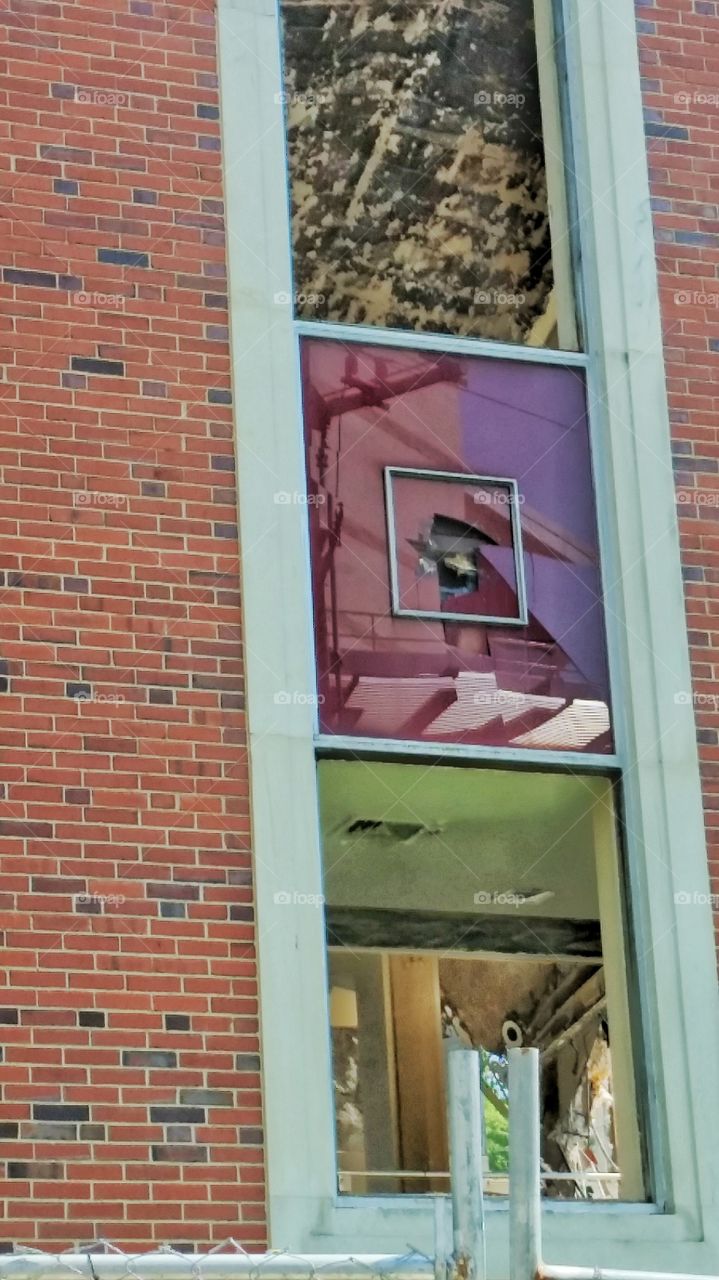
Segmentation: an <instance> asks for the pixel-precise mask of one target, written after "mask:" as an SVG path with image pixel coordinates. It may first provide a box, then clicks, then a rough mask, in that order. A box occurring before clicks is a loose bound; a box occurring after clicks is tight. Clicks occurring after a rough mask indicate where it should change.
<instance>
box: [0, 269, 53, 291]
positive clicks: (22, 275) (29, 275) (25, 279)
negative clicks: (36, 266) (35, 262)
mask: <svg viewBox="0 0 719 1280" xmlns="http://www.w3.org/2000/svg"><path fill="white" fill-rule="evenodd" d="M2 278H3V284H32V285H36V286H37V287H38V288H44V289H57V275H56V274H55V273H54V272H53V271H25V270H23V269H22V268H21V267H3V272H2Z"/></svg>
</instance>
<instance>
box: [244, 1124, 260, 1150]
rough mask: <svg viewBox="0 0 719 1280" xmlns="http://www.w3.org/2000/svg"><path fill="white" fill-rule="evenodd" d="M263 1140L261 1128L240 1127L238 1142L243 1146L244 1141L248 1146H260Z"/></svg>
mask: <svg viewBox="0 0 719 1280" xmlns="http://www.w3.org/2000/svg"><path fill="white" fill-rule="evenodd" d="M263 1141H264V1137H263V1133H262V1130H261V1129H254V1128H247V1129H245V1128H241V1129H240V1142H241V1143H242V1144H243V1146H244V1145H245V1143H246V1144H247V1146H248V1147H261V1146H262V1143H263Z"/></svg>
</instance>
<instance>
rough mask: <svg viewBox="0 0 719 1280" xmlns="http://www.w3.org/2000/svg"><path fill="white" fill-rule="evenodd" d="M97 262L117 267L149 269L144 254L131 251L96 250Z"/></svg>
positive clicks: (147, 260)
mask: <svg viewBox="0 0 719 1280" xmlns="http://www.w3.org/2000/svg"><path fill="white" fill-rule="evenodd" d="M97 260H98V262H107V263H112V264H114V265H115V266H118V267H149V265H150V258H149V256H148V254H146V253H134V252H133V251H132V250H131V249H98V251H97Z"/></svg>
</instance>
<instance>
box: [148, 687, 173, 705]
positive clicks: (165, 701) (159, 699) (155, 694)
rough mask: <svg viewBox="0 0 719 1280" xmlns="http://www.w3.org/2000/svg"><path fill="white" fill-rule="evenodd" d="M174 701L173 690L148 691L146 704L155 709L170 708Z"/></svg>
mask: <svg viewBox="0 0 719 1280" xmlns="http://www.w3.org/2000/svg"><path fill="white" fill-rule="evenodd" d="M174 701H175V691H174V689H164V688H162V689H150V691H149V694H148V702H149V703H150V704H151V705H152V706H155V707H171V706H172V704H173V702H174Z"/></svg>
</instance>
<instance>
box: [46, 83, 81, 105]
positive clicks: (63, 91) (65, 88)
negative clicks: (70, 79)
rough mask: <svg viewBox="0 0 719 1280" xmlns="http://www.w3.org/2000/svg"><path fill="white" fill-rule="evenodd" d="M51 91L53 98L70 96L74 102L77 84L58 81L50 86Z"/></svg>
mask: <svg viewBox="0 0 719 1280" xmlns="http://www.w3.org/2000/svg"><path fill="white" fill-rule="evenodd" d="M50 93H51V94H52V96H53V98H68V99H69V100H70V101H71V102H72V101H73V99H74V97H75V86H74V84H63V83H62V82H59V83H58V82H56V83H55V84H53V85H51V86H50Z"/></svg>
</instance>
